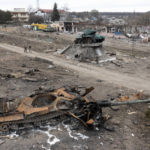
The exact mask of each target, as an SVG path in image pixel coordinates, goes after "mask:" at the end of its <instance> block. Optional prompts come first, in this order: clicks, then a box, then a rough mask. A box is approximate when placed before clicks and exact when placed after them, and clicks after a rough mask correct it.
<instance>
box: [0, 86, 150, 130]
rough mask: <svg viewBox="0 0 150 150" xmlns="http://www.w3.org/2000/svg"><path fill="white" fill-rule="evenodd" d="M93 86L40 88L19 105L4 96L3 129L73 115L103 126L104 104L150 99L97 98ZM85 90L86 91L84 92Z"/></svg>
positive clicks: (0, 124)
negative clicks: (91, 96)
mask: <svg viewBox="0 0 150 150" xmlns="http://www.w3.org/2000/svg"><path fill="white" fill-rule="evenodd" d="M92 90H94V88H93V87H91V88H87V89H85V90H84V92H83V91H82V90H79V88H78V87H64V88H59V89H50V90H44V91H38V92H36V93H35V94H32V95H31V96H29V97H26V98H25V99H24V100H23V101H22V102H21V103H20V104H19V105H18V106H17V107H16V108H11V107H13V105H12V104H11V103H10V102H9V101H8V102H7V101H5V100H4V99H1V104H0V106H1V107H0V133H8V132H10V131H18V130H19V129H21V128H26V126H28V125H31V124H32V125H33V126H40V125H45V124H46V123H47V122H51V121H52V119H54V118H58V120H59V119H60V120H61V117H63V119H64V118H73V119H74V120H76V121H78V122H79V123H81V124H83V125H84V126H85V127H87V128H91V129H93V128H95V127H99V128H103V127H104V123H105V121H106V120H107V119H106V118H105V117H104V116H103V113H102V108H103V107H111V106H116V105H124V104H135V103H150V100H133V101H125V102H118V101H115V102H109V101H95V100H93V99H92V100H91V99H89V98H88V97H87V96H86V95H87V94H89V93H90V92H91V91H92ZM81 91H82V92H81Z"/></svg>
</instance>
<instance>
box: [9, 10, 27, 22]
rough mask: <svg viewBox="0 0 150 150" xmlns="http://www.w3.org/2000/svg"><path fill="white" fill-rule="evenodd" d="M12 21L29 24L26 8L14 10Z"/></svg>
mask: <svg viewBox="0 0 150 150" xmlns="http://www.w3.org/2000/svg"><path fill="white" fill-rule="evenodd" d="M11 14H12V19H13V21H15V22H18V21H19V22H28V21H29V14H28V12H27V11H25V8H14V11H12V12H11Z"/></svg>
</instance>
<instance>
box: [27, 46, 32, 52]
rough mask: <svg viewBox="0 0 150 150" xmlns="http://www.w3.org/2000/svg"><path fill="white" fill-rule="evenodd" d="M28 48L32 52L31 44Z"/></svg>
mask: <svg viewBox="0 0 150 150" xmlns="http://www.w3.org/2000/svg"><path fill="white" fill-rule="evenodd" d="M28 48H29V52H30V53H31V48H32V47H31V45H29V47H28Z"/></svg>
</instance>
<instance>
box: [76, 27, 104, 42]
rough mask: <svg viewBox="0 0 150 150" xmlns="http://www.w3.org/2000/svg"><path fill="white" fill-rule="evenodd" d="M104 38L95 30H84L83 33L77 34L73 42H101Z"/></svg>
mask: <svg viewBox="0 0 150 150" xmlns="http://www.w3.org/2000/svg"><path fill="white" fill-rule="evenodd" d="M104 40H105V37H104V36H100V35H99V34H96V30H91V29H88V30H85V31H84V32H83V34H81V35H79V36H78V37H77V38H76V39H75V41H74V43H75V44H92V43H102V42H103V41H104Z"/></svg>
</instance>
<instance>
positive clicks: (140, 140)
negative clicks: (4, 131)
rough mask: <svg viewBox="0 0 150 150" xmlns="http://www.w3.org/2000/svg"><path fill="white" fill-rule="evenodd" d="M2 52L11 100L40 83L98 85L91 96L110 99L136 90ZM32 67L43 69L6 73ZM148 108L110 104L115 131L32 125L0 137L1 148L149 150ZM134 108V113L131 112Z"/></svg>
mask: <svg viewBox="0 0 150 150" xmlns="http://www.w3.org/2000/svg"><path fill="white" fill-rule="evenodd" d="M0 53H1V56H0V60H1V61H0V64H1V65H0V67H1V69H0V75H1V76H0V84H1V85H0V95H1V97H7V98H8V99H10V100H12V99H16V98H18V99H23V98H24V97H26V96H28V95H30V94H31V93H33V92H34V91H35V90H36V89H38V88H39V87H43V88H49V87H56V88H57V87H61V86H64V85H79V86H86V87H89V86H94V87H95V90H94V91H93V92H92V93H91V96H92V97H93V98H95V99H97V100H103V99H110V98H112V97H117V96H118V95H119V94H122V95H130V94H131V93H133V92H134V91H131V90H129V89H127V88H123V87H116V86H115V85H113V84H108V83H106V82H104V81H101V80H100V79H99V80H93V79H92V78H81V77H80V75H79V74H77V73H76V72H73V71H71V70H66V69H65V68H61V67H59V66H54V68H51V67H50V69H48V67H49V66H50V65H52V64H51V63H50V62H43V60H36V59H32V58H28V57H23V56H21V55H19V54H16V53H12V52H8V51H6V50H3V49H1V50H0ZM52 66H53V65H52ZM31 69H37V70H39V71H37V72H35V74H33V75H30V74H29V75H28V74H26V75H25V76H23V77H20V78H7V77H5V75H7V74H12V73H18V72H21V73H25V72H27V71H29V70H31ZM24 78H25V79H26V78H30V79H31V78H32V79H33V78H34V79H36V81H34V82H33V81H28V80H24ZM87 81H88V82H87ZM146 110H147V105H142V107H141V105H136V106H121V107H119V110H118V111H116V112H115V111H112V110H111V109H109V108H107V109H104V113H105V114H109V115H110V116H111V117H112V119H110V120H109V121H107V122H106V126H108V127H113V128H114V129H115V131H113V132H110V131H106V130H104V129H101V130H100V131H90V130H86V129H84V128H83V127H81V129H80V128H79V129H77V130H72V131H71V130H70V128H69V127H68V126H65V125H64V124H63V123H60V124H59V125H58V126H56V127H54V128H52V127H48V129H45V130H46V131H47V132H46V131H45V130H39V129H37V130H36V129H34V130H33V129H32V130H27V131H24V132H23V133H21V135H19V136H18V135H17V137H13V138H12V137H9V138H0V139H1V141H3V142H4V143H3V144H1V145H0V149H1V150H6V149H7V150H20V149H22V150H26V149H30V150H42V149H52V150H53V149H54V150H56V149H68V150H69V149H75V150H76V149H83V150H84V149H90V150H92V149H95V150H97V149H101V150H103V149H104V150H106V149H108V150H109V149H111V150H112V149H115V150H120V149H122V150H133V149H136V150H141V149H142V150H149V149H150V142H149V141H150V136H149V132H150V128H149V127H148V126H146V124H148V123H149V121H148V120H147V118H145V114H144V113H145V111H146ZM130 112H134V113H133V114H132V113H131V114H130ZM48 132H49V134H48ZM48 135H49V136H48ZM48 139H49V141H48ZM48 142H49V143H50V144H51V146H50V145H49V144H48ZM55 142H56V143H55ZM53 144H54V145H53Z"/></svg>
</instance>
